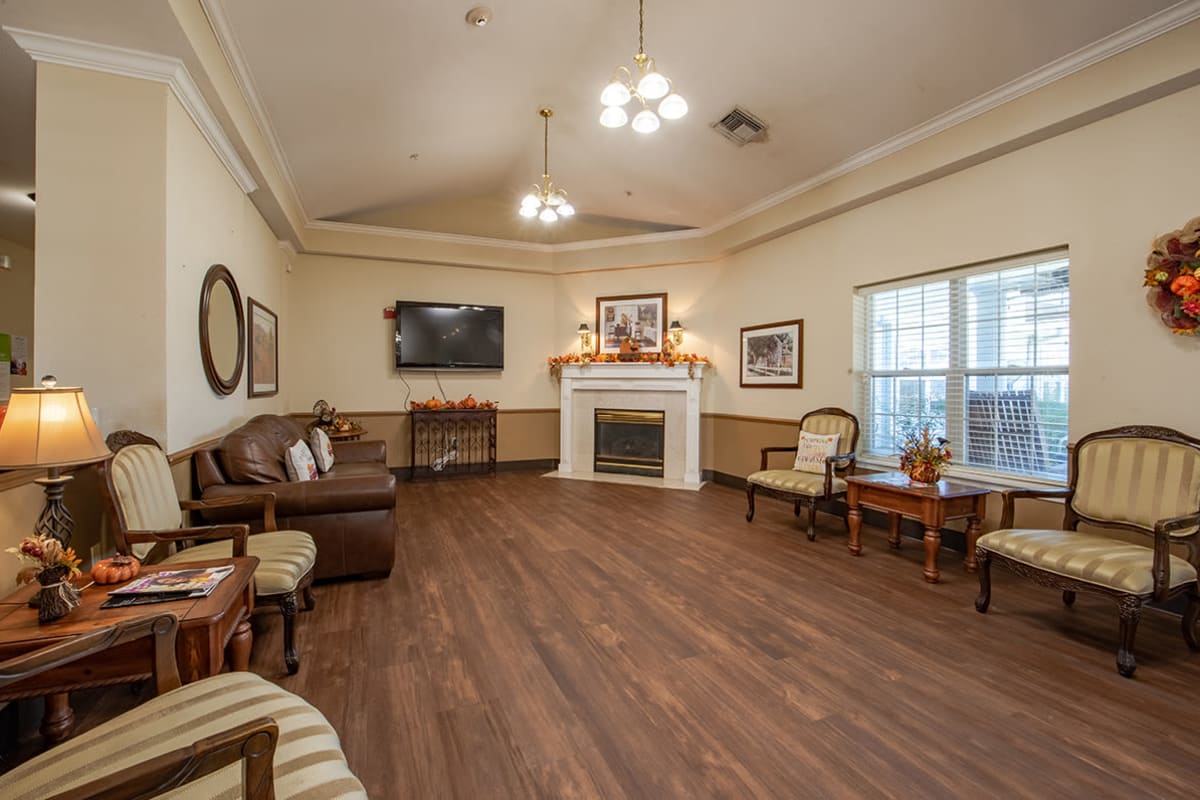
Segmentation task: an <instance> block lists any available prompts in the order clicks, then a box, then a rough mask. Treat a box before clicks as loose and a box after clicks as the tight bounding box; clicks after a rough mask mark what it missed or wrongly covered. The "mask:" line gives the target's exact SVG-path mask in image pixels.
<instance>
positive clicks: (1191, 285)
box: [1144, 217, 1200, 336]
mask: <svg viewBox="0 0 1200 800" xmlns="http://www.w3.org/2000/svg"><path fill="white" fill-rule="evenodd" d="M1145 277H1146V279H1145V282H1144V285H1145V286H1149V287H1150V291H1149V292H1148V294H1147V297H1146V299H1147V300H1148V301H1149V303H1150V305H1151V306H1152V307H1153V308H1154V309H1155V310H1157V311H1158V312H1159V313H1160V314H1161V315H1162V321H1163V324H1164V325H1166V326H1167V327H1168V328H1170V329H1171V333H1177V334H1181V335H1184V336H1196V335H1200V217H1196V218H1194V219H1191V220H1188V222H1187V224H1186V225H1184V226H1183V227H1182V228H1180V229H1179V230H1177V231H1171V232H1170V233H1164V234H1163V235H1162V236H1159V237H1158V238H1157V239H1155V240H1154V245H1153V248H1152V249H1151V250H1150V255H1149V256H1147V258H1146V274H1145Z"/></svg>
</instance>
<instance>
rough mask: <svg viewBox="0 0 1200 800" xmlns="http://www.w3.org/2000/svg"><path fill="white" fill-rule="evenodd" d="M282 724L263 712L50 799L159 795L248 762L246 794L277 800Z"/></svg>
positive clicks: (260, 799)
mask: <svg viewBox="0 0 1200 800" xmlns="http://www.w3.org/2000/svg"><path fill="white" fill-rule="evenodd" d="M278 740H279V727H278V726H277V725H276V724H275V720H273V719H271V718H270V717H261V718H259V719H256V720H252V721H250V722H246V723H244V724H242V725H238V726H237V727H235V728H230V729H229V730H227V731H223V732H221V733H218V734H216V735H214V736H209V737H206V738H204V739H200V740H199V741H197V742H195V743H194V744H192V745H190V746H188V747H181V748H179V749H178V750H173V751H171V752H170V753H163V754H162V755H161V756H157V757H155V758H152V759H150V760H148V761H145V762H142V763H141V764H137V765H135V766H132V767H130V768H129V769H127V770H125V771H124V772H123V773H122V774H121V775H120V776H107V777H104V778H99V779H97V780H95V781H92V782H91V783H88V784H84V785H83V786H80V787H78V788H76V789H72V790H70V791H66V792H63V793H61V794H57V795H54V796H53V797H52V798H50V800H123V799H124V798H130V797H157V796H158V795H160V794H162V793H163V792H167V791H170V790H171V789H175V788H177V787H179V786H182V785H184V784H186V783H190V782H191V781H194V780H196V779H197V778H203V777H204V776H205V775H208V774H211V773H213V772H216V771H217V770H219V769H222V768H224V767H227V766H229V765H230V764H236V763H237V762H239V761H242V762H245V763H244V765H243V767H242V797H243V798H245V800H274V797H275V787H274V784H275V776H274V761H275V745H276V743H277V742H278Z"/></svg>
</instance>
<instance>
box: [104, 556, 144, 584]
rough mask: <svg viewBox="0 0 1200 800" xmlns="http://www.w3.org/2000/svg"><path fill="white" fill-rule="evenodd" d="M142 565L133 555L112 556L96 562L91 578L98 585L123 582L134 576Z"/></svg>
mask: <svg viewBox="0 0 1200 800" xmlns="http://www.w3.org/2000/svg"><path fill="white" fill-rule="evenodd" d="M141 568H142V565H141V564H140V563H139V562H138V560H137V559H136V558H134V557H133V556H113V557H112V558H104V559H101V560H100V561H97V562H96V565H95V566H94V567H92V580H94V581H95V582H96V583H98V584H100V585H102V586H103V585H107V584H110V583H124V582H125V581H127V580H129V579H130V578H132V577H134V576H136V575H137V574H138V572H139V571H140V570H141Z"/></svg>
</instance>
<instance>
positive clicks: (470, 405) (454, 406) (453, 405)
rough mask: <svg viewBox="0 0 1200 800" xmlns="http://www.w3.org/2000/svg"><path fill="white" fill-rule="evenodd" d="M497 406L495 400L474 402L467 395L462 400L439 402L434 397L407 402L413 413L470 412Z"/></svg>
mask: <svg viewBox="0 0 1200 800" xmlns="http://www.w3.org/2000/svg"><path fill="white" fill-rule="evenodd" d="M498 405H500V404H499V403H498V402H497V401H495V400H476V399H475V398H474V397H473V396H471V395H467V396H466V397H464V398H463V399H462V400H439V399H438V398H436V397H431V398H429V399H428V400H424V401H421V400H413V401H411V402H409V404H408V407H409V408H410V409H411V410H413V411H464V410H465V411H470V410H473V409H477V408H482V409H485V410H487V409H493V408H495V407H496V406H498Z"/></svg>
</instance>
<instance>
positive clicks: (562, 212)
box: [558, 203, 575, 217]
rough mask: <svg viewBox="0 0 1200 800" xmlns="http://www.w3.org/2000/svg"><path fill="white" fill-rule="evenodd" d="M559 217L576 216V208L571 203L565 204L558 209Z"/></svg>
mask: <svg viewBox="0 0 1200 800" xmlns="http://www.w3.org/2000/svg"><path fill="white" fill-rule="evenodd" d="M558 215H559V216H560V217H573V216H575V206H573V205H571V204H570V203H563V204H562V205H561V206H559V207H558Z"/></svg>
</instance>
